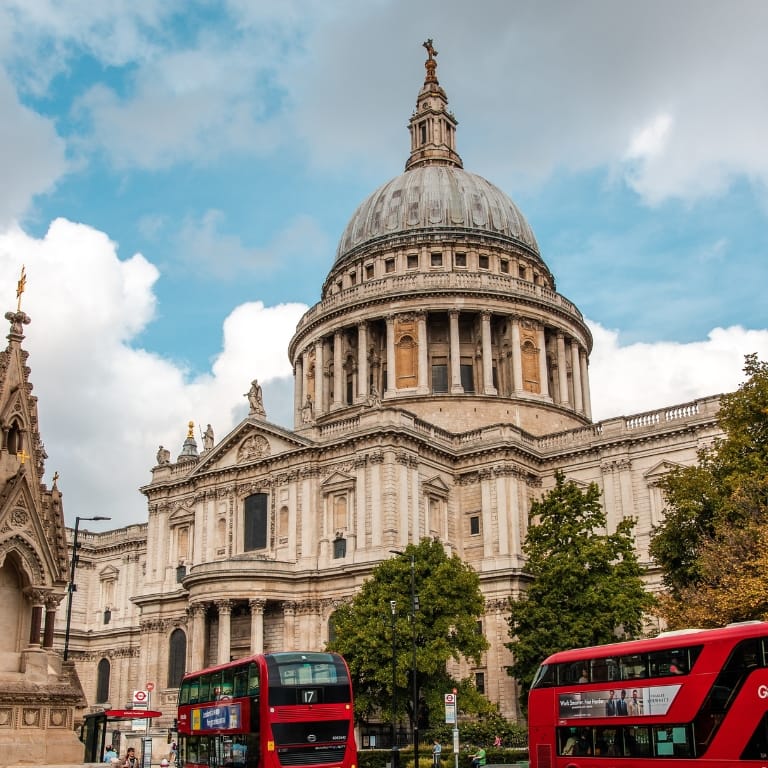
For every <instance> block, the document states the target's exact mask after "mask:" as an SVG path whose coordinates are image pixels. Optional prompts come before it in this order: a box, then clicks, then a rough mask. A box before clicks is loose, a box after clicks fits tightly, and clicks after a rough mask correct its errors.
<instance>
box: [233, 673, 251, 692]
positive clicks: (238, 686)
mask: <svg viewBox="0 0 768 768" xmlns="http://www.w3.org/2000/svg"><path fill="white" fill-rule="evenodd" d="M232 695H233V696H234V697H235V698H236V699H239V698H240V697H241V696H247V695H248V667H241V668H240V669H237V670H235V676H234V686H233V692H232Z"/></svg>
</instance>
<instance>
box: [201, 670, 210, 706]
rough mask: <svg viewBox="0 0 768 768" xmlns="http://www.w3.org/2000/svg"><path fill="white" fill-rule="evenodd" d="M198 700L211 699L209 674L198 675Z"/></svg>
mask: <svg viewBox="0 0 768 768" xmlns="http://www.w3.org/2000/svg"><path fill="white" fill-rule="evenodd" d="M199 697H200V701H210V700H211V676H210V675H200V693H199Z"/></svg>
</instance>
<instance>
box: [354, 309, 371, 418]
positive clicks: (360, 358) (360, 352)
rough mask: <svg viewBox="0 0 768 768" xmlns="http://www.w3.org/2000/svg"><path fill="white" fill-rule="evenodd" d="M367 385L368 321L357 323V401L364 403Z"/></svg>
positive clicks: (367, 391) (367, 390)
mask: <svg viewBox="0 0 768 768" xmlns="http://www.w3.org/2000/svg"><path fill="white" fill-rule="evenodd" d="M369 389H370V387H369V385H368V323H366V321H365V320H363V321H362V322H361V323H358V324H357V402H358V403H364V402H365V400H366V399H367V397H368V394H369Z"/></svg>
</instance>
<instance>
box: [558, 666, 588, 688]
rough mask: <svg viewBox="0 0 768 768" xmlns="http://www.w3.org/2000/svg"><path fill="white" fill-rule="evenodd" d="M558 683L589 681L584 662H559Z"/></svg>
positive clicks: (567, 683) (572, 683)
mask: <svg viewBox="0 0 768 768" xmlns="http://www.w3.org/2000/svg"><path fill="white" fill-rule="evenodd" d="M559 667H560V675H559V683H560V685H575V684H577V683H586V682H589V672H588V671H587V667H586V665H585V664H582V663H581V662H578V663H576V664H560V665H559Z"/></svg>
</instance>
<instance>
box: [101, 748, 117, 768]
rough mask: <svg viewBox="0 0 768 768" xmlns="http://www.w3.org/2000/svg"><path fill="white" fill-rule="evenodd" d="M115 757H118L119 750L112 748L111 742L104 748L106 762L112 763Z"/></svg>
mask: <svg viewBox="0 0 768 768" xmlns="http://www.w3.org/2000/svg"><path fill="white" fill-rule="evenodd" d="M113 757H117V752H115V750H114V749H113V748H112V745H111V744H109V745H108V746H107V748H106V749H105V750H104V762H105V763H111V762H112V758H113Z"/></svg>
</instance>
